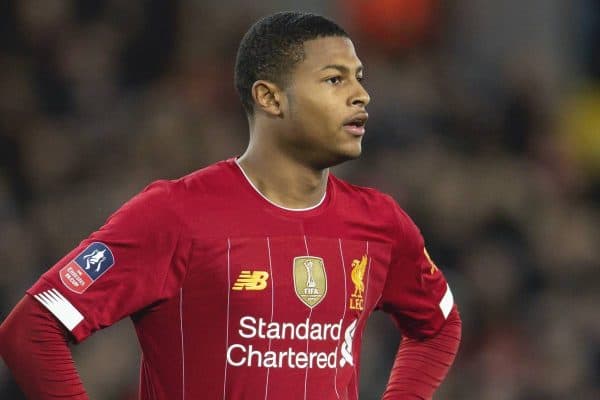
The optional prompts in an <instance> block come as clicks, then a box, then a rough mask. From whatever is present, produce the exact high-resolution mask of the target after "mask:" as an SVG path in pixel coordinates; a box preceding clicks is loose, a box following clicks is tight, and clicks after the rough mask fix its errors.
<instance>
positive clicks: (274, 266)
mask: <svg viewBox="0 0 600 400" xmlns="http://www.w3.org/2000/svg"><path fill="white" fill-rule="evenodd" d="M362 78H363V67H362V65H361V62H360V60H359V59H358V57H357V55H356V52H355V49H354V46H353V44H352V41H351V40H350V39H349V37H348V35H347V33H346V32H344V30H342V29H341V28H340V27H339V26H338V25H336V24H335V23H333V22H331V21H330V20H328V19H325V18H323V17H321V16H317V15H314V14H306V13H298V12H284V13H277V14H274V15H270V16H268V17H265V18H263V19H261V20H259V21H258V22H256V23H255V24H254V25H253V26H252V27H251V28H250V30H249V31H248V32H247V33H246V34H245V36H244V38H243V39H242V42H241V44H240V46H239V49H238V54H237V60H236V66H235V86H236V88H237V90H238V92H239V95H240V98H241V101H242V104H243V106H244V108H245V110H246V113H247V116H248V121H249V130H250V140H249V144H248V148H247V149H246V151H245V153H244V154H243V155H242V156H240V157H237V158H231V159H229V160H225V161H221V162H218V163H216V164H214V165H211V166H208V167H206V168H204V169H200V170H198V171H196V172H194V173H192V174H190V175H187V176H184V177H183V178H180V179H177V180H173V181H157V182H154V183H152V184H151V185H149V186H148V187H147V188H146V189H145V190H144V191H143V192H141V193H140V194H138V195H137V196H135V197H134V198H133V199H131V200H130V201H129V202H127V203H126V204H125V205H123V206H122V207H121V208H120V209H119V210H118V211H117V212H115V213H114V214H113V215H112V216H111V217H110V218H109V219H108V220H107V222H106V224H105V225H104V226H102V227H101V228H100V229H99V230H98V231H96V232H94V233H92V234H91V235H90V236H89V237H88V238H87V239H85V240H83V241H82V242H81V244H80V245H78V246H77V247H76V248H75V249H73V251H71V252H70V253H68V254H67V255H66V256H65V257H64V258H63V259H62V260H60V261H59V262H58V263H57V264H56V265H54V266H53V267H52V268H50V270H48V271H47V272H46V273H45V274H43V275H42V276H41V278H40V279H39V280H38V281H37V282H36V283H35V284H34V285H33V287H31V288H30V289H29V290H28V291H27V294H26V295H25V297H24V298H23V299H22V300H21V301H20V302H19V304H17V305H16V307H15V308H14V309H13V311H12V312H11V314H10V315H9V316H8V317H7V318H6V320H5V321H4V322H3V324H2V327H1V330H0V339H1V341H0V343H1V353H2V357H3V358H4V360H5V362H6V364H7V365H8V367H9V368H10V370H11V371H12V373H13V375H14V377H15V379H16V381H17V382H18V383H19V385H20V386H21V387H22V388H23V391H24V392H25V393H26V395H27V396H28V397H29V398H31V399H57V398H60V399H87V398H88V397H87V394H86V392H85V389H84V388H83V385H82V383H81V381H80V378H79V375H78V373H77V371H76V369H75V366H74V364H73V360H72V357H71V353H70V350H69V347H68V342H75V343H77V342H81V341H83V340H85V339H86V338H87V337H88V336H90V335H91V334H93V333H94V332H96V331H97V330H99V329H102V328H104V327H107V326H110V325H112V324H113V323H115V322H116V321H118V320H120V319H122V318H124V317H131V319H132V320H133V323H134V325H135V329H136V332H137V336H138V339H139V342H140V345H141V350H142V361H141V373H140V398H141V399H143V400H151V399H161V400H176V399H186V400H188V399H189V400H192V399H193V400H197V399H211V400H212V399H231V400H237V399H261V400H264V399H274V400H280V399H286V400H296V399H297V400H306V399H314V400H333V399H352V400H355V399H357V398H358V393H359V388H358V383H359V367H360V350H361V337H362V333H363V329H364V327H365V324H366V322H367V318H368V317H369V315H371V313H372V312H373V311H375V310H383V311H385V312H386V313H389V314H390V315H391V317H392V318H393V319H394V321H395V322H396V324H397V326H398V328H399V329H400V331H401V333H402V335H403V340H402V343H401V346H400V348H399V351H398V353H397V356H396V360H395V363H394V366H393V368H392V371H391V375H390V378H389V383H388V386H387V388H386V391H385V395H384V399H430V398H432V396H433V394H434V392H435V390H436V389H437V388H438V386H439V385H440V383H441V382H442V380H443V379H444V377H445V376H446V374H447V372H448V370H449V368H450V366H451V364H452V362H453V360H454V357H455V355H456V352H457V349H458V347H459V342H460V337H461V320H460V318H459V314H458V312H457V309H456V306H455V305H454V301H453V297H452V292H451V291H450V288H449V286H448V284H447V283H446V280H445V279H444V276H443V274H442V272H441V271H440V270H438V268H437V267H436V266H435V264H434V263H433V262H432V261H431V260H430V258H429V256H428V254H427V252H426V250H425V247H424V244H423V238H422V237H421V234H420V233H419V230H418V229H417V227H416V226H415V224H414V223H413V222H412V221H411V219H410V218H409V217H408V216H407V215H406V214H405V212H404V211H402V209H401V208H400V207H399V206H398V205H397V204H396V202H395V201H394V200H393V199H392V198H391V197H389V196H387V195H385V194H382V193H380V192H378V191H376V190H373V189H367V188H363V187H358V186H354V185H351V184H349V183H346V182H344V181H342V180H340V179H338V178H336V177H335V176H333V175H332V174H331V172H330V171H329V168H330V167H332V166H334V165H337V164H340V163H342V162H344V161H347V160H352V159H355V158H357V157H358V156H359V155H360V153H361V142H362V139H363V136H364V134H365V123H366V122H367V118H368V114H367V110H366V108H367V105H368V104H369V100H370V99H369V94H368V93H367V91H366V90H365V89H364V87H363V86H362V83H361V81H362Z"/></svg>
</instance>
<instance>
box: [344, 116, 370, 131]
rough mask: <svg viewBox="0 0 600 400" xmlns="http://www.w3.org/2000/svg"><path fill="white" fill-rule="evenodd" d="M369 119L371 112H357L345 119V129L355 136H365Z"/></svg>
mask: <svg viewBox="0 0 600 400" xmlns="http://www.w3.org/2000/svg"><path fill="white" fill-rule="evenodd" d="M368 119H369V114H367V113H366V112H362V113H359V114H356V115H354V116H352V117H350V118H349V119H347V120H346V121H344V130H345V131H346V132H348V133H350V134H352V135H354V136H363V135H364V134H365V124H366V123H367V120H368Z"/></svg>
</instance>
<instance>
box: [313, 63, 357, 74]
mask: <svg viewBox="0 0 600 400" xmlns="http://www.w3.org/2000/svg"><path fill="white" fill-rule="evenodd" d="M330 68H333V69H337V70H339V71H340V72H342V73H349V72H350V68H348V67H347V66H345V65H341V64H329V65H326V66H324V67H323V68H321V71H324V70H326V69H330ZM363 70H364V67H363V66H362V65H359V66H358V67H357V68H356V72H363Z"/></svg>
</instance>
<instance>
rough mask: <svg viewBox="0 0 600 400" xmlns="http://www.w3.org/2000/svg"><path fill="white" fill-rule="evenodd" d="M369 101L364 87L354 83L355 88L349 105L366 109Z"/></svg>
mask: <svg viewBox="0 0 600 400" xmlns="http://www.w3.org/2000/svg"><path fill="white" fill-rule="evenodd" d="M370 101H371V96H369V93H368V92H367V90H366V89H365V88H364V86H363V85H362V84H361V83H360V82H358V81H356V88H355V90H354V93H353V95H352V97H351V101H350V103H351V104H352V105H353V106H362V107H366V106H367V104H369V102H370Z"/></svg>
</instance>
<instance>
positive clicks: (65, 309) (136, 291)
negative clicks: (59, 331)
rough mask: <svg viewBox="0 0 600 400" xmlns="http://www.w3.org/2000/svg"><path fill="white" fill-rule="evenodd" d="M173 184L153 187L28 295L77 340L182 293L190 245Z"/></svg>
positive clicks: (37, 283)
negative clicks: (184, 230) (180, 288)
mask: <svg viewBox="0 0 600 400" xmlns="http://www.w3.org/2000/svg"><path fill="white" fill-rule="evenodd" d="M172 185H174V183H170V182H166V181H158V182H155V183H153V184H152V185H150V186H148V187H147V188H146V189H145V190H144V191H143V192H141V193H140V194H138V195H137V196H135V197H134V198H133V199H131V200H130V201H129V202H127V203H125V205H123V206H122V207H121V208H120V209H119V210H118V211H117V212H115V213H114V214H113V215H112V216H111V217H110V218H109V219H108V220H107V222H106V223H105V225H104V226H102V227H101V228H100V229H99V230H98V231H96V232H94V233H92V234H91V235H90V236H89V237H88V238H87V239H85V240H83V241H82V242H81V243H80V244H79V246H77V247H76V248H75V249H73V250H72V251H71V252H70V253H68V254H67V255H66V256H65V257H64V258H62V259H61V260H60V261H58V262H57V263H56V264H55V265H54V266H53V267H51V268H50V269H49V270H48V271H47V272H46V273H44V274H43V275H42V276H41V277H40V279H39V280H38V281H37V282H36V283H35V284H34V285H33V286H32V287H31V288H30V289H29V290H28V291H27V293H28V294H30V295H32V296H34V297H35V298H36V299H37V300H38V301H40V302H41V303H42V304H43V305H44V306H45V307H46V308H47V309H48V310H49V311H50V312H52V313H53V314H54V315H55V316H56V317H57V318H58V319H59V320H60V321H61V322H62V323H63V325H65V327H66V328H67V329H69V330H70V331H71V332H72V333H73V336H74V337H75V339H76V340H77V341H81V340H83V339H85V338H86V337H88V336H89V335H90V334H92V333H93V332H95V331H97V330H99V329H102V328H104V327H106V326H109V325H112V324H114V323H115V322H117V321H119V320H120V319H122V318H124V317H126V316H129V315H132V314H134V313H136V312H138V311H140V310H142V309H144V308H146V307H147V306H149V305H151V304H153V303H156V302H158V301H160V300H163V299H167V298H169V297H172V296H173V295H174V294H175V293H176V291H177V290H178V288H179V287H180V285H181V282H182V281H183V278H184V276H185V271H186V265H187V259H186V258H187V255H188V254H189V243H188V241H186V240H185V238H184V237H185V235H184V234H183V224H182V220H181V218H180V217H179V215H178V212H177V210H176V205H177V202H176V201H175V200H174V195H173V193H172V191H173V187H172Z"/></svg>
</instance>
